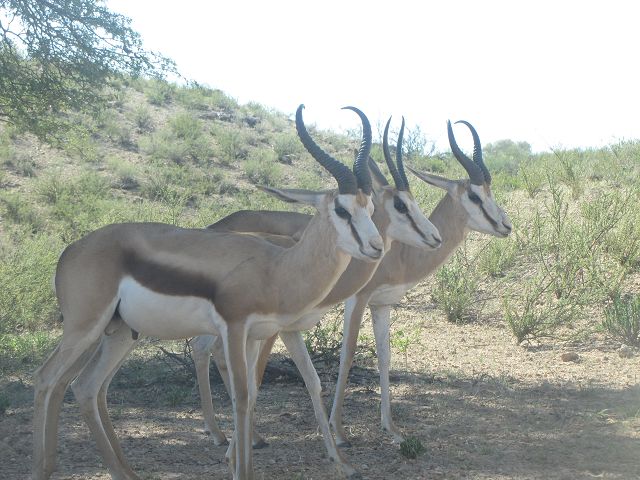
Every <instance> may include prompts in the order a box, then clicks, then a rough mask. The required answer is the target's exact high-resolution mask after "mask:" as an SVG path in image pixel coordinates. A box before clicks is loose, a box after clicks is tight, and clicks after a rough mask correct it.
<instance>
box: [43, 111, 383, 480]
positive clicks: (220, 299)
mask: <svg viewBox="0 0 640 480" xmlns="http://www.w3.org/2000/svg"><path fill="white" fill-rule="evenodd" d="M302 108H303V105H300V107H298V109H297V112H296V128H297V131H298V135H299V137H300V139H301V141H302V143H303V144H304V146H305V148H306V149H307V150H308V151H309V152H310V153H311V154H312V156H313V157H314V158H315V159H316V160H317V161H318V162H319V163H320V164H321V165H322V166H323V167H324V168H326V169H327V170H328V171H329V172H330V173H331V174H332V175H333V177H334V178H335V179H336V181H337V183H338V191H337V192H336V191H328V192H309V191H303V190H290V189H278V188H266V187H263V189H264V190H265V191H267V192H269V193H271V194H273V195H275V196H277V197H279V198H281V199H283V200H285V201H289V202H299V203H304V204H307V205H311V206H313V207H315V208H316V209H317V213H316V215H315V216H314V217H313V218H312V219H311V221H310V222H309V224H308V226H307V228H306V229H305V230H304V233H302V235H301V237H300V240H299V241H298V242H297V243H296V244H295V245H294V246H292V247H291V248H282V247H279V246H277V245H275V244H273V243H270V242H267V241H265V240H262V239H260V238H257V237H256V236H253V235H246V234H237V233H228V232H214V231H211V230H207V229H183V228H178V227H174V226H172V225H164V224H158V223H130V224H113V225H108V226H106V227H103V228H101V229H99V230H96V231H94V232H92V233H90V234H88V235H86V236H85V237H83V238H82V239H80V240H78V241H76V242H74V243H72V244H71V245H69V246H68V247H67V248H66V249H65V250H64V252H63V253H62V255H61V257H60V260H59V261H58V266H57V269H56V274H55V288H56V295H57V298H58V302H59V304H60V309H61V311H62V314H63V318H64V330H63V335H62V340H61V341H60V343H59V344H58V346H57V347H56V348H55V350H54V351H53V352H52V353H51V355H50V356H49V357H48V358H47V360H46V361H45V362H44V364H43V365H42V366H41V367H40V368H39V369H38V370H37V371H36V372H35V378H34V390H35V395H34V467H33V478H34V479H35V480H44V479H47V478H49V477H50V475H51V473H52V472H53V470H54V469H55V457H56V444H57V430H58V419H59V414H60V408H61V405H62V400H63V396H64V393H65V391H66V389H67V386H68V385H69V383H70V382H71V381H72V380H73V379H74V378H75V380H74V381H73V385H72V389H73V392H74V394H75V396H76V399H77V401H78V403H79V404H80V409H81V411H82V413H83V415H84V418H85V421H86V422H87V424H88V426H89V429H90V430H91V433H92V435H93V438H94V439H95V440H96V443H97V446H98V449H99V451H100V453H101V455H102V458H103V460H104V462H105V464H106V466H107V468H108V469H109V472H110V474H111V476H112V478H114V479H117V480H131V479H137V478H138V477H137V475H136V474H135V473H134V472H133V470H132V469H131V467H130V466H129V465H128V464H127V462H126V459H125V457H124V453H123V451H122V448H121V447H120V445H119V442H118V439H117V436H116V434H115V431H114V429H113V426H112V424H111V421H110V419H109V415H108V412H107V405H106V393H107V388H108V386H109V382H110V381H111V379H112V377H113V375H114V374H115V372H116V371H117V370H118V368H119V367H120V365H121V364H122V362H123V359H124V358H125V357H126V355H127V354H128V352H129V351H130V350H131V349H132V347H133V346H134V345H135V343H136V339H137V336H138V332H139V333H140V334H142V335H149V336H153V337H158V338H163V339H181V338H189V337H193V336H197V335H206V334H209V335H216V336H219V337H220V338H221V339H222V343H223V344H224V352H225V360H226V364H227V366H228V368H229V372H230V389H231V392H232V394H231V397H232V399H233V417H234V425H235V432H234V437H233V441H232V442H231V443H230V445H229V448H228V450H227V457H228V460H229V464H230V469H231V471H232V472H233V477H234V479H238V480H246V479H252V478H253V477H254V473H253V457H252V451H251V450H252V449H251V433H252V432H251V426H252V425H253V421H252V416H253V410H254V408H253V405H254V403H255V396H256V382H255V381H250V379H254V378H255V369H256V360H257V356H258V347H259V344H260V340H262V339H265V338H269V337H271V336H272V335H274V334H276V333H277V332H279V331H280V330H283V329H285V328H287V327H288V328H291V325H292V324H294V323H295V322H297V321H298V319H300V318H301V317H302V316H304V314H305V313H307V312H309V311H310V310H312V309H313V308H314V307H315V306H316V305H317V304H318V303H319V302H320V301H321V300H322V299H323V298H325V297H326V295H327V294H328V293H329V292H330V291H331V289H332V288H333V286H334V285H335V283H336V282H337V281H338V279H339V278H340V275H341V274H342V273H343V272H344V270H345V269H346V268H347V265H348V264H349V261H350V259H351V257H353V258H357V259H359V260H363V261H372V262H375V261H377V260H379V259H380V258H381V257H382V255H383V253H384V242H383V239H382V237H381V236H380V234H379V233H378V230H377V229H376V227H375V225H374V223H373V221H372V220H371V214H372V213H373V203H372V201H371V197H370V193H371V177H370V174H369V171H368V169H367V167H366V162H367V159H368V156H369V151H370V149H371V127H370V124H369V121H368V120H367V118H366V117H365V115H364V114H363V113H362V112H361V111H359V110H358V109H356V108H354V107H345V108H349V109H351V110H353V111H355V112H356V113H357V114H358V115H359V116H360V118H361V120H362V124H363V140H362V144H361V147H360V150H359V153H358V156H357V158H356V161H355V164H354V172H355V174H354V173H352V172H351V171H350V170H349V169H348V168H347V167H346V166H345V165H343V164H342V163H340V162H339V161H337V160H336V159H334V158H332V157H331V156H330V155H328V154H327V153H325V152H324V151H323V150H322V149H321V148H320V147H319V146H318V145H317V144H316V143H315V142H314V141H313V139H312V138H311V137H310V135H309V133H308V132H307V130H306V128H305V126H304V123H303V120H302ZM304 327H305V326H304V325H302V326H301V328H304ZM283 338H285V340H286V342H287V347H288V348H289V351H290V353H291V355H292V357H293V358H294V359H295V360H296V364H297V365H298V366H299V368H301V373H302V375H303V377H304V378H305V380H308V381H310V382H311V381H313V379H314V374H315V371H312V372H309V369H308V366H309V365H311V362H310V360H309V357H308V354H306V349H305V346H304V342H303V341H302V337H301V335H300V334H298V335H296V334H295V333H292V334H291V335H288V336H284V337H283ZM305 354H306V356H305ZM315 378H316V379H317V375H315ZM322 413H323V414H324V419H322V418H319V419H318V420H319V422H320V424H321V425H322V424H324V425H326V431H323V434H324V441H325V444H326V446H327V449H328V450H329V455H330V457H331V458H332V459H333V460H335V461H336V463H337V464H338V465H339V466H340V467H341V468H342V470H343V472H344V473H345V474H346V475H347V476H352V475H355V474H356V472H355V470H354V469H353V467H351V466H350V465H349V464H348V463H347V462H346V461H345V460H344V459H343V457H342V455H341V454H340V452H339V451H338V450H337V448H336V446H335V442H334V440H333V437H332V435H331V433H330V431H329V427H328V421H327V419H326V414H325V413H324V410H322Z"/></svg>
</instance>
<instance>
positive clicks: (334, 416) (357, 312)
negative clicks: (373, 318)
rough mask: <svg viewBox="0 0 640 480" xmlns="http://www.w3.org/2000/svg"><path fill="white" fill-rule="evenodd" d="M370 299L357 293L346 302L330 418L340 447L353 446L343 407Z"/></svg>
mask: <svg viewBox="0 0 640 480" xmlns="http://www.w3.org/2000/svg"><path fill="white" fill-rule="evenodd" d="M368 301H369V296H368V295H355V296H353V297H350V298H349V299H347V301H346V302H345V304H344V331H343V336H342V349H341V350H340V370H339V373H338V382H337V384H336V393H335V397H334V399H333V406H332V407H331V419H330V420H329V421H330V423H331V426H332V427H333V431H334V432H335V434H336V443H337V444H338V446H340V447H350V446H351V443H350V442H349V439H348V438H347V434H346V432H345V430H344V425H343V423H342V408H343V403H344V395H345V389H346V387H347V382H348V380H349V370H350V369H351V364H352V363H353V356H354V355H355V353H356V345H357V343H358V332H359V331H360V324H361V323H362V315H363V314H364V309H365V307H366V306H367V302H368Z"/></svg>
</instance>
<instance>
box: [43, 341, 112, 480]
mask: <svg viewBox="0 0 640 480" xmlns="http://www.w3.org/2000/svg"><path fill="white" fill-rule="evenodd" d="M65 333H66V332H65ZM100 333H101V332H100V330H94V331H92V332H89V333H88V334H84V333H83V332H77V331H75V332H73V333H72V334H66V335H64V334H63V338H62V341H61V342H60V344H59V345H58V346H57V347H56V349H55V350H54V351H53V353H52V354H51V355H49V357H48V358H47V360H46V361H45V362H44V364H43V365H42V366H41V367H40V368H39V369H38V370H37V371H36V372H35V375H34V408H33V410H34V411H33V478H34V480H46V479H48V478H49V476H50V475H51V474H52V473H53V471H54V470H55V458H56V450H57V441H58V419H59V416H60V409H61V407H62V401H63V399H64V394H65V391H66V390H67V387H68V386H69V383H70V382H71V380H73V378H74V377H75V376H76V375H78V373H79V372H80V371H81V370H82V368H83V367H84V365H85V364H86V362H87V361H88V360H89V358H90V357H91V355H92V354H93V353H94V351H95V349H96V346H97V344H98V341H99V338H100Z"/></svg>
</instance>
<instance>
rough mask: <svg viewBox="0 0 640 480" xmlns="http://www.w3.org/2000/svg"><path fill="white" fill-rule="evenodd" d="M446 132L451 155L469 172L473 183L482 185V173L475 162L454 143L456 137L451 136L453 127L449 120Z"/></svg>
mask: <svg viewBox="0 0 640 480" xmlns="http://www.w3.org/2000/svg"><path fill="white" fill-rule="evenodd" d="M447 134H448V135H449V145H450V146H451V151H452V152H453V156H454V157H456V160H458V162H460V164H461V165H462V166H463V167H464V169H465V170H466V171H467V174H469V179H470V180H471V183H473V184H474V185H482V184H483V183H484V174H483V173H482V170H481V169H480V166H478V165H477V164H476V163H474V162H473V160H471V159H470V158H469V157H467V156H466V155H465V154H464V153H462V150H460V147H458V144H457V143H456V139H455V137H454V136H453V128H452V127H451V121H450V120H447Z"/></svg>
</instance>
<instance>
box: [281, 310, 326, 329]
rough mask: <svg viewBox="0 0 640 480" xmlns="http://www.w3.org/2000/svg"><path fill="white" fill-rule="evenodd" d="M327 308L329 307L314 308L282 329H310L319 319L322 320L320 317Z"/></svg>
mask: <svg viewBox="0 0 640 480" xmlns="http://www.w3.org/2000/svg"><path fill="white" fill-rule="evenodd" d="M329 309H330V307H325V308H314V309H313V310H311V311H309V312H307V313H305V314H304V315H302V316H300V318H299V319H297V320H296V321H295V322H293V323H292V324H289V325H287V326H285V327H284V328H283V329H282V330H284V331H286V332H302V331H306V330H311V329H312V328H313V327H315V326H316V325H317V324H318V323H319V322H320V320H322V317H324V314H325V313H327V312H328V311H329Z"/></svg>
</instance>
